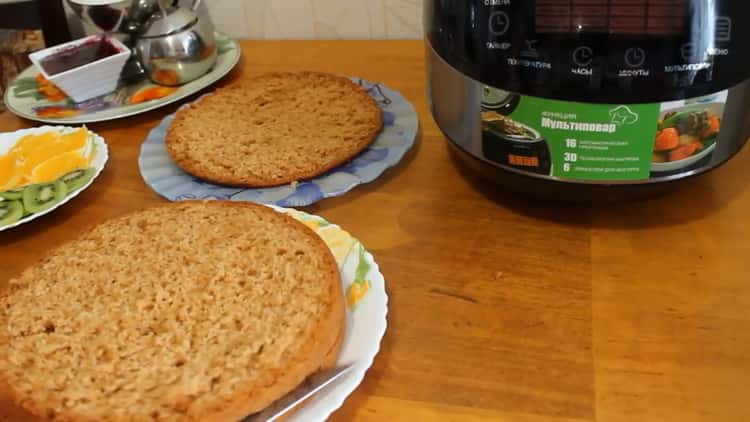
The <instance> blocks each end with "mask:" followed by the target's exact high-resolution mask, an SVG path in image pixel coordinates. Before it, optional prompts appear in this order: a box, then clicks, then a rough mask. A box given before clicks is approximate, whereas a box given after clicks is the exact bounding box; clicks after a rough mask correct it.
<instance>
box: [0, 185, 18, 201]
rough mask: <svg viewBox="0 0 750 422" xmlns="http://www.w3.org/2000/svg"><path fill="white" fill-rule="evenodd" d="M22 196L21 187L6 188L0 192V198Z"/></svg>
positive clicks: (11, 198)
mask: <svg viewBox="0 0 750 422" xmlns="http://www.w3.org/2000/svg"><path fill="white" fill-rule="evenodd" d="M22 196H23V188H19V189H11V190H6V191H5V192H0V198H3V199H9V200H14V199H21V197H22Z"/></svg>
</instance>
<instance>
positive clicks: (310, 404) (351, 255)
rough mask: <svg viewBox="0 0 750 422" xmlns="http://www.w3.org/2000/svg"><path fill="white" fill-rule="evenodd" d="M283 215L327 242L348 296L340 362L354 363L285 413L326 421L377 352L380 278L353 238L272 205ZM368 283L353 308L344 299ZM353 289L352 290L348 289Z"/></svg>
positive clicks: (383, 302) (306, 421)
mask: <svg viewBox="0 0 750 422" xmlns="http://www.w3.org/2000/svg"><path fill="white" fill-rule="evenodd" d="M272 207H273V208H274V209H276V210H277V211H279V212H283V213H287V214H289V215H290V216H292V217H294V218H295V219H297V220H299V221H301V222H303V223H304V224H305V225H307V226H308V227H310V228H312V229H313V230H315V232H316V233H318V235H320V237H321V238H322V239H323V240H324V241H325V242H326V244H327V245H328V247H329V248H331V252H333V256H334V257H335V258H336V262H338V264H339V269H340V270H341V276H342V277H341V278H342V287H343V289H344V294H345V295H346V296H347V298H346V299H347V309H346V332H345V334H344V342H343V345H342V348H341V354H340V356H339V361H338V363H339V365H345V364H349V363H354V367H353V368H352V369H351V370H350V371H349V372H347V373H346V374H345V375H343V376H342V377H341V378H340V379H338V380H336V381H335V382H334V383H332V384H331V385H329V386H327V387H326V388H324V389H323V390H321V391H320V392H318V393H317V394H316V395H314V396H313V397H312V398H311V399H309V400H308V401H306V402H305V403H304V405H303V406H302V407H300V408H299V409H297V410H296V411H295V412H294V413H293V414H291V416H290V419H289V420H290V421H299V422H315V421H325V420H326V419H327V418H328V416H330V414H331V413H333V412H334V411H335V410H336V409H338V408H339V407H341V405H342V404H343V403H344V400H345V399H346V398H347V396H349V394H351V393H352V391H354V389H355V388H357V386H358V385H359V384H360V383H361V382H362V379H363V378H364V376H365V372H366V371H367V369H368V368H369V367H370V365H372V361H373V359H374V358H375V355H377V353H378V350H380V341H381V339H382V338H383V335H384V334H385V329H386V325H387V322H386V314H387V313H388V296H387V294H386V292H385V279H384V278H383V274H381V273H380V269H379V268H378V264H377V263H376V262H375V259H374V258H373V256H372V254H370V253H369V252H368V251H367V250H366V249H365V247H364V246H363V245H362V243H360V242H359V241H358V240H357V239H355V238H354V237H352V236H351V235H350V234H349V233H347V232H346V231H344V230H342V229H341V228H340V227H339V226H336V225H334V224H331V223H329V222H327V221H326V220H324V219H323V218H321V217H318V216H314V215H310V214H307V213H304V212H301V211H297V210H294V209H289V208H280V207H276V206H272ZM363 285H367V288H366V292H365V293H364V294H362V295H361V297H360V299H359V300H358V301H357V302H356V305H355V306H351V305H352V303H351V302H350V301H349V299H350V295H351V294H352V293H351V292H352V291H361V290H360V289H362V288H363V287H362V286H363ZM352 289H354V290H352Z"/></svg>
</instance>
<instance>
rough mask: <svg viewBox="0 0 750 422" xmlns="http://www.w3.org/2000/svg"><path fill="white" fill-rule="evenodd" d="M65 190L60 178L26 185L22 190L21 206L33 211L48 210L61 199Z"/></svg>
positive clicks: (65, 192)
mask: <svg viewBox="0 0 750 422" xmlns="http://www.w3.org/2000/svg"><path fill="white" fill-rule="evenodd" d="M67 192H68V190H67V188H66V187H65V183H63V181H62V180H57V181H55V182H50V183H40V184H37V185H29V186H26V189H24V191H23V207H24V208H26V210H28V211H30V212H33V213H34V212H41V211H45V210H48V209H50V208H52V207H53V206H54V205H55V204H57V203H58V202H60V201H62V200H63V198H65V195H66V194H67Z"/></svg>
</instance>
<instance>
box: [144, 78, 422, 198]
mask: <svg viewBox="0 0 750 422" xmlns="http://www.w3.org/2000/svg"><path fill="white" fill-rule="evenodd" d="M352 80H353V81H354V82H355V83H357V84H359V85H361V86H362V87H363V88H365V89H366V90H367V92H369V94H370V96H371V97H373V98H374V99H375V100H376V101H377V103H378V105H379V106H380V108H381V110H382V112H383V130H382V131H381V133H380V135H379V136H378V138H377V139H376V140H375V142H374V143H373V144H372V145H371V146H370V147H369V148H367V149H366V150H364V151H363V152H362V153H361V154H359V155H358V156H356V157H355V158H354V159H353V160H351V161H350V162H348V163H346V164H344V165H342V166H339V167H337V168H335V169H333V170H330V171H328V172H327V173H325V174H323V175H321V176H318V177H316V178H313V179H310V180H305V181H300V182H299V183H296V184H294V185H293V184H288V185H283V186H276V187H272V188H258V189H243V188H231V187H226V186H221V185H215V184H212V183H209V182H206V181H204V180H201V179H197V178H195V177H193V176H191V175H189V174H187V173H185V172H184V171H182V169H180V168H179V167H177V165H176V164H175V163H174V162H173V161H172V159H171V158H170V156H169V154H168V153H167V151H166V148H165V146H164V140H165V137H166V133H167V128H168V127H169V124H170V123H171V122H172V119H173V118H174V115H170V116H167V117H165V118H164V120H162V122H161V123H160V124H159V126H157V127H156V128H154V129H153V130H151V132H150V133H149V134H148V137H147V138H146V141H145V142H144V143H143V146H142V147H141V155H140V157H139V159H138V165H139V166H140V169H141V175H142V176H143V180H145V181H146V183H147V184H148V185H149V186H151V188H152V189H154V190H155V191H156V192H157V193H158V194H160V195H162V196H164V197H165V198H167V199H169V200H171V201H180V200H185V199H224V200H230V201H251V202H259V203H263V204H272V205H277V206H280V207H302V206H306V205H310V204H313V203H315V202H318V201H320V200H321V199H325V198H330V197H333V196H339V195H343V194H344V193H346V192H348V191H350V190H351V189H352V188H354V187H355V186H358V185H361V184H363V183H368V182H371V181H373V180H375V179H376V178H377V177H378V176H380V175H381V174H383V172H385V170H386V169H388V168H390V167H393V166H394V165H396V164H397V163H398V162H399V161H400V160H401V158H403V156H404V154H406V152H407V151H408V150H409V148H411V147H412V145H414V139H415V138H416V135H417V129H418V127H419V122H418V119H417V113H416V112H415V111H414V107H413V106H412V105H411V103H409V102H408V101H407V100H406V99H405V98H404V97H403V96H402V95H401V94H400V93H399V92H397V91H394V90H392V89H389V88H388V87H386V86H385V85H383V84H380V83H373V82H369V81H366V80H363V79H359V78H352ZM209 95H210V94H209ZM198 101H200V99H198ZM183 107H184V106H183Z"/></svg>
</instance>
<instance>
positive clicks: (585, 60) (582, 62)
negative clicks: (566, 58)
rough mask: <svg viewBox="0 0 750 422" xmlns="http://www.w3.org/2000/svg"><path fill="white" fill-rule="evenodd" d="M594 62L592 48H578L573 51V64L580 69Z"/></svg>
mask: <svg viewBox="0 0 750 422" xmlns="http://www.w3.org/2000/svg"><path fill="white" fill-rule="evenodd" d="M592 61H594V50H592V49H591V48H590V47H578V48H576V49H575V50H574V51H573V63H575V64H576V66H579V67H587V66H588V65H590V64H591V62H592Z"/></svg>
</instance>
